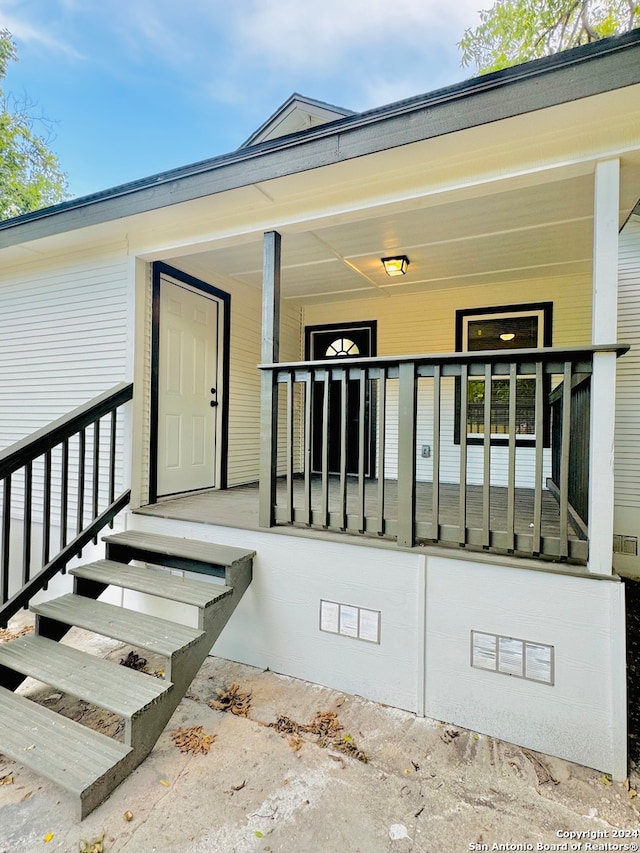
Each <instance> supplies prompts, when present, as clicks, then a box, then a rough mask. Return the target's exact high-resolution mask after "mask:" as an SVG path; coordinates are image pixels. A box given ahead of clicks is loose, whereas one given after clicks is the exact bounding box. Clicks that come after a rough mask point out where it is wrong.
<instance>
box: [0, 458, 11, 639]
mask: <svg viewBox="0 0 640 853" xmlns="http://www.w3.org/2000/svg"><path fill="white" fill-rule="evenodd" d="M0 545H1V546H2V548H1V553H2V559H1V563H0V565H1V568H2V603H3V604H4V603H5V601H7V600H8V598H9V567H10V565H11V474H9V475H8V476H7V477H5V478H4V480H3V482H2V542H1V543H0ZM0 627H4V625H3V624H2V623H1V622H0Z"/></svg>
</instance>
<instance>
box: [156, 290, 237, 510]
mask: <svg viewBox="0 0 640 853" xmlns="http://www.w3.org/2000/svg"><path fill="white" fill-rule="evenodd" d="M221 311H222V304H221V303H220V302H219V300H217V299H216V298H215V297H209V296H207V295H205V294H203V293H199V292H197V291H195V290H193V289H191V288H190V287H188V286H187V285H183V284H181V283H179V282H177V281H175V280H173V279H170V278H168V277H167V276H165V275H162V277H161V280H160V318H159V320H160V334H159V342H160V348H159V353H158V496H161V495H171V494H176V493H178V492H187V491H192V490H194V489H207V488H213V487H215V486H216V484H217V476H216V468H217V465H216V462H217V455H218V454H217V448H216V439H217V435H218V419H219V415H218V413H219V411H220V407H219V406H218V401H219V400H220V399H221V391H222V389H221V388H220V387H219V365H218V328H219V323H220V319H221V318H220V314H221Z"/></svg>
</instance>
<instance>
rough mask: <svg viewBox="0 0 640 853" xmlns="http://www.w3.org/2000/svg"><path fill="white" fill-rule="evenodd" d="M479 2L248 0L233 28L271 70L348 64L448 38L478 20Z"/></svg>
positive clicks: (453, 38)
mask: <svg viewBox="0 0 640 853" xmlns="http://www.w3.org/2000/svg"><path fill="white" fill-rule="evenodd" d="M478 2H479V0H457V2H453V3H452V2H451V0H322V2H317V0H314V1H313V2H307V3H304V2H300V0H278V2H277V3H265V2H264V0H251V3H250V5H249V9H247V6H246V4H244V5H243V7H242V8H238V9H237V16H236V18H235V21H233V22H232V26H234V27H235V29H236V31H237V36H238V38H237V41H238V45H239V47H241V48H242V49H243V50H244V52H245V53H249V54H251V55H252V56H253V57H254V58H258V57H260V59H261V60H262V61H266V62H268V63H269V64H270V65H272V66H275V67H288V68H290V69H296V68H304V67H305V66H308V65H309V64H312V65H315V66H318V65H319V64H320V65H322V64H329V63H331V62H335V61H344V60H348V58H349V55H350V53H352V52H353V51H357V52H360V51H362V50H366V49H367V47H368V48H369V49H370V50H371V52H372V55H376V54H377V55H381V56H385V59H387V60H388V58H389V56H390V55H391V56H393V55H396V56H397V57H398V65H401V64H402V51H403V47H404V46H405V45H407V44H411V45H419V44H421V43H422V44H423V45H424V46H425V49H427V48H428V45H429V44H430V43H434V42H441V41H442V40H443V39H444V40H447V39H448V40H449V41H450V43H451V44H452V45H454V44H455V43H456V42H457V41H458V40H459V38H460V37H461V35H462V33H463V31H464V29H465V28H466V27H468V26H473V25H474V24H475V22H476V20H477V12H476V9H477V5H478Z"/></svg>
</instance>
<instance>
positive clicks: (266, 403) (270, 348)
mask: <svg viewBox="0 0 640 853" xmlns="http://www.w3.org/2000/svg"><path fill="white" fill-rule="evenodd" d="M281 239H282V238H281V236H280V234H278V232H277V231H267V232H265V235H264V242H263V267H262V349H261V356H260V357H261V361H262V364H275V363H276V362H277V361H278V358H279V357H280V243H281ZM261 373H262V376H261V385H260V503H259V523H260V527H273V525H274V523H275V503H276V473H277V471H276V467H277V446H278V384H277V382H276V377H275V373H274V371H272V370H263V371H261Z"/></svg>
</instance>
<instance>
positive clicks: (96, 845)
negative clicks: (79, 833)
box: [79, 833, 104, 853]
mask: <svg viewBox="0 0 640 853" xmlns="http://www.w3.org/2000/svg"><path fill="white" fill-rule="evenodd" d="M79 853H104V833H103V834H102V835H99V836H98V837H97V838H92V839H91V840H90V841H86V840H83V841H81V842H80V848H79Z"/></svg>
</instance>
